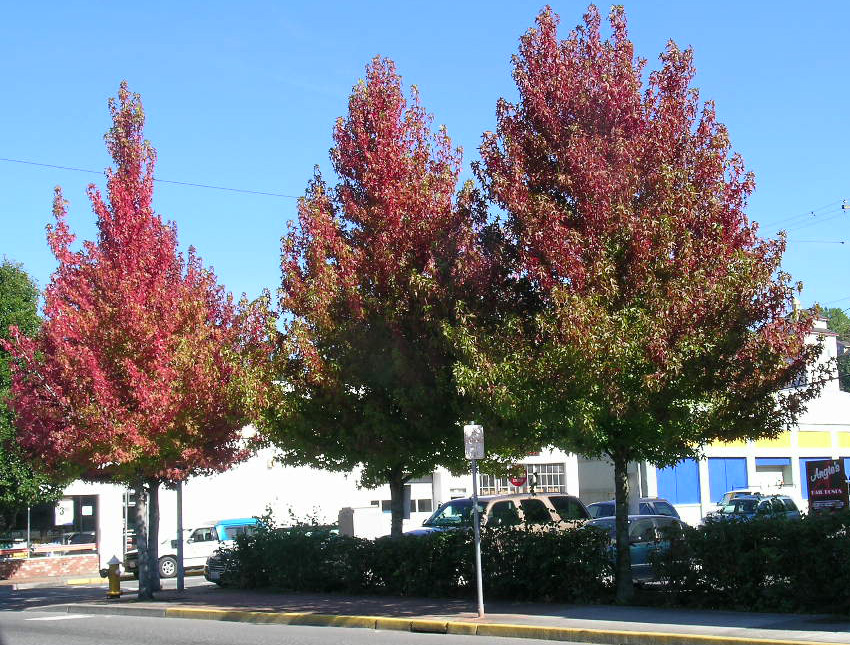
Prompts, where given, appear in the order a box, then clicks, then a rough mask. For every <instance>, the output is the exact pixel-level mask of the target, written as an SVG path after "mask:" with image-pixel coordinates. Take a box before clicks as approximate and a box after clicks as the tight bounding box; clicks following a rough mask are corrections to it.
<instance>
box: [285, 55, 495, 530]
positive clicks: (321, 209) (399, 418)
mask: <svg viewBox="0 0 850 645" xmlns="http://www.w3.org/2000/svg"><path fill="white" fill-rule="evenodd" d="M333 136H334V147H333V149H332V150H331V159H332V161H333V167H334V170H335V171H336V174H337V176H338V178H339V183H338V184H337V185H336V186H335V187H334V188H332V189H329V188H328V186H327V185H326V183H325V181H324V180H323V179H322V177H321V175H320V174H318V171H317V173H316V175H315V177H314V178H313V180H312V182H311V183H310V185H309V187H308V190H307V193H306V196H305V197H303V198H302V199H301V200H300V202H299V206H298V223H297V225H296V226H293V227H292V228H291V229H290V231H289V233H288V234H287V235H286V236H285V237H284V239H283V241H282V244H283V253H282V270H283V280H282V288H281V292H280V293H281V295H280V308H281V310H282V311H284V312H287V313H288V314H289V316H290V317H289V320H288V322H287V325H286V333H285V334H283V336H282V337H283V338H284V345H283V347H282V348H281V352H280V355H281V359H282V363H283V364H282V366H281V381H283V382H284V383H285V385H284V386H283V390H284V392H283V399H284V400H283V402H282V404H281V405H280V406H279V407H278V408H277V409H276V410H275V412H274V413H273V414H272V415H270V418H269V421H270V425H271V426H272V427H273V439H274V441H275V442H276V443H277V444H278V445H279V446H280V447H281V448H282V450H283V455H284V456H285V458H287V459H289V460H292V461H295V462H300V463H308V464H313V465H317V466H319V467H322V468H329V469H335V470H350V469H351V468H353V467H355V466H362V481H363V483H364V484H366V485H377V484H382V483H388V484H389V486H390V491H391V500H392V501H391V504H392V534H393V535H400V534H401V530H402V519H403V515H404V509H403V493H404V485H405V483H406V482H407V481H409V480H410V479H411V478H412V477H417V476H422V475H426V474H429V473H431V472H432V471H433V470H434V468H435V466H437V465H438V464H443V465H447V466H450V467H460V466H461V465H462V463H463V461H462V460H463V445H462V432H461V430H460V426H459V423H460V422H462V421H463V419H464V418H465V415H466V414H467V410H466V408H465V404H464V401H463V399H462V398H461V397H460V396H459V394H458V390H457V387H456V383H455V381H454V378H453V375H452V365H453V364H454V362H455V359H456V357H455V354H454V351H453V349H452V347H451V345H450V344H449V343H448V342H447V341H446V338H445V335H444V334H443V332H442V325H443V324H444V323H445V322H446V321H451V320H452V319H453V315H454V314H453V312H454V304H455V302H456V300H457V299H462V298H475V297H476V294H478V295H480V294H481V293H482V288H483V287H482V285H484V284H485V283H486V281H485V280H484V279H483V275H484V274H485V272H486V262H485V261H484V257H483V255H482V253H481V252H480V250H479V248H478V242H477V237H476V234H477V232H479V229H480V227H481V224H482V218H483V211H481V210H480V209H476V208H474V207H473V205H474V201H475V200H474V199H472V196H471V194H470V189H469V187H467V189H466V191H462V193H461V195H460V197H459V198H458V200H457V201H456V200H455V190H456V186H457V181H458V174H459V172H460V167H461V152H460V150H458V149H454V148H453V147H452V144H451V141H450V139H449V137H448V135H447V134H446V132H445V129H440V130H439V131H438V132H436V133H434V132H433V131H432V130H431V117H430V116H428V115H427V114H426V112H425V111H424V110H423V108H422V106H421V105H420V102H419V96H418V93H417V91H416V89H415V88H414V89H413V90H412V93H411V100H410V101H409V102H408V101H407V100H406V99H405V97H404V93H403V90H402V84H401V79H400V77H399V76H398V74H397V73H396V70H395V65H394V64H393V63H392V62H391V61H389V60H387V59H382V58H375V59H374V60H373V61H372V62H371V64H370V65H368V67H367V69H366V79H365V81H361V82H360V83H359V84H358V85H356V86H355V87H354V89H353V92H352V94H351V97H350V100H349V110H348V116H347V117H346V118H340V119H339V120H338V121H337V124H336V127H335V129H334V135H333Z"/></svg>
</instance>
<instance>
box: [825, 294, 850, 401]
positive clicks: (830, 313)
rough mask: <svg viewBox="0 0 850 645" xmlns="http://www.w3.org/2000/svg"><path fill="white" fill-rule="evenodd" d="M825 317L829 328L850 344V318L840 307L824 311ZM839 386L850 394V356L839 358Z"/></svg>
mask: <svg viewBox="0 0 850 645" xmlns="http://www.w3.org/2000/svg"><path fill="white" fill-rule="evenodd" d="M823 315H824V316H826V320H827V324H828V325H829V328H830V329H831V330H832V331H834V332H835V333H836V334H838V339H839V340H841V341H844V342H845V343H847V342H850V316H848V315H847V314H845V313H844V310H843V309H839V308H838V307H830V308H829V309H824V311H823ZM838 385H839V387H840V388H841V390H842V391H843V392H850V354H840V355H839V356H838Z"/></svg>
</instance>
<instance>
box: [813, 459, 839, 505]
mask: <svg viewBox="0 0 850 645" xmlns="http://www.w3.org/2000/svg"><path fill="white" fill-rule="evenodd" d="M806 486H807V488H808V491H809V512H810V513H816V512H819V511H839V510H843V509H846V508H848V506H850V504H848V502H850V500H848V494H847V476H846V474H845V472H844V464H843V463H842V460H841V459H823V460H820V461H807V462H806Z"/></svg>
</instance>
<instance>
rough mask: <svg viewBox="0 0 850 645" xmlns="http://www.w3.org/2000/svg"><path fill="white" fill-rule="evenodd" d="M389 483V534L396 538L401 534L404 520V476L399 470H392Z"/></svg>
mask: <svg viewBox="0 0 850 645" xmlns="http://www.w3.org/2000/svg"><path fill="white" fill-rule="evenodd" d="M389 484H390V511H391V520H390V536H391V537H394V538H397V537H401V535H402V523H403V522H404V477H403V476H402V474H401V472H400V471H393V472H392V473H390V477H389Z"/></svg>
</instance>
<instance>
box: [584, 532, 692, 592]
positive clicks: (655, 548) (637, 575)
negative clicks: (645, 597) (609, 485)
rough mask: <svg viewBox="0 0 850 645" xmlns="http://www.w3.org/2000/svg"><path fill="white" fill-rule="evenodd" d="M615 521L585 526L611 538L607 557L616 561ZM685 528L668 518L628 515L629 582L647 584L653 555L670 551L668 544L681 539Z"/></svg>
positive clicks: (653, 575)
mask: <svg viewBox="0 0 850 645" xmlns="http://www.w3.org/2000/svg"><path fill="white" fill-rule="evenodd" d="M615 522H616V519H615V518H614V517H611V516H607V517H601V518H597V519H592V520H590V521H589V522H587V523H586V524H585V526H587V527H595V528H598V529H603V530H606V531H608V533H609V535H610V536H611V546H610V547H609V554H610V557H611V560H612V561H614V560H616V557H617V542H616V539H617V538H616V528H615ZM684 527H685V524H684V522H682V521H681V520H679V519H678V518H675V517H670V516H669V515H629V554H630V556H631V561H632V579H633V580H634V581H635V582H649V581H652V580H654V579H655V572H654V571H653V569H652V557H653V554H657V553H664V552H666V551H667V550H668V549H669V548H670V540H671V539H677V538H681V537H682V536H683V531H684Z"/></svg>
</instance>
